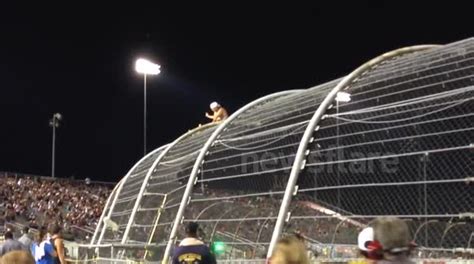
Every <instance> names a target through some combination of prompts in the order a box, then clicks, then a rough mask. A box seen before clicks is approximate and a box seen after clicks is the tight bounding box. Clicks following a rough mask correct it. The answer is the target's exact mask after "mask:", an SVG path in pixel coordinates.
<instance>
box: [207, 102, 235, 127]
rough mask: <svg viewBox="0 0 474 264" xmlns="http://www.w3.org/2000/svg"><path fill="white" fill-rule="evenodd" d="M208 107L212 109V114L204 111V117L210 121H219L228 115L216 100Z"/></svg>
mask: <svg viewBox="0 0 474 264" xmlns="http://www.w3.org/2000/svg"><path fill="white" fill-rule="evenodd" d="M210 107H211V110H212V112H213V114H212V115H210V114H208V113H207V112H206V117H207V118H209V119H211V120H212V123H218V122H221V121H223V120H224V119H226V118H227V117H228V116H229V115H228V114H227V111H226V110H225V109H224V107H222V106H221V105H220V104H218V103H217V102H212V103H211V105H210Z"/></svg>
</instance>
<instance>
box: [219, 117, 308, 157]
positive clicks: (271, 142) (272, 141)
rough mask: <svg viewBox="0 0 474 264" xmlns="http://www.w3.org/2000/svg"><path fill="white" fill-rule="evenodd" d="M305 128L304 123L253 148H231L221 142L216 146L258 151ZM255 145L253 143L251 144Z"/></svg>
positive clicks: (235, 147) (232, 147)
mask: <svg viewBox="0 0 474 264" xmlns="http://www.w3.org/2000/svg"><path fill="white" fill-rule="evenodd" d="M305 127H306V122H305V124H303V125H301V126H299V127H297V128H295V129H293V130H292V131H289V132H288V133H289V134H287V135H283V136H280V137H278V138H276V139H274V140H271V141H270V142H266V143H264V144H261V145H257V146H253V147H238V146H231V145H228V144H226V143H224V142H223V141H219V142H218V144H221V145H223V146H225V147H227V148H230V149H235V150H253V149H259V148H262V147H266V146H269V145H272V144H275V143H276V142H278V141H280V140H282V139H285V138H287V137H288V136H292V135H294V133H295V132H297V131H298V130H301V129H302V128H305ZM253 143H255V142H253Z"/></svg>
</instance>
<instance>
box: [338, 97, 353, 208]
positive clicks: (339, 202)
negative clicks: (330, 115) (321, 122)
mask: <svg viewBox="0 0 474 264" xmlns="http://www.w3.org/2000/svg"><path fill="white" fill-rule="evenodd" d="M335 100H336V148H337V153H336V155H337V160H339V159H340V158H341V157H339V102H343V103H347V102H350V101H351V94H349V93H346V92H338V93H337V94H336V98H335ZM341 152H342V150H341ZM341 154H342V153H341ZM341 156H342V155H341ZM339 169H340V167H339V164H337V168H336V178H337V186H340V177H339ZM337 206H338V207H340V206H341V188H337Z"/></svg>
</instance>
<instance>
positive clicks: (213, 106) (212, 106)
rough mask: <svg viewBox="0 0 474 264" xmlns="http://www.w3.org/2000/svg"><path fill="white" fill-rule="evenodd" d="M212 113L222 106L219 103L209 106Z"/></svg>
mask: <svg viewBox="0 0 474 264" xmlns="http://www.w3.org/2000/svg"><path fill="white" fill-rule="evenodd" d="M209 107H210V108H211V110H212V111H217V110H219V108H220V107H221V105H220V104H219V103H218V102H212V103H211V105H210V106H209Z"/></svg>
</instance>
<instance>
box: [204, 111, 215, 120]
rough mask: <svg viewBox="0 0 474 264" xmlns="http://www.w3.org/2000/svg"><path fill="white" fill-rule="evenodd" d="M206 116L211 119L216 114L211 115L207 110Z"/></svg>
mask: <svg viewBox="0 0 474 264" xmlns="http://www.w3.org/2000/svg"><path fill="white" fill-rule="evenodd" d="M206 117H207V118H209V119H212V120H214V115H210V114H209V113H207V112H206Z"/></svg>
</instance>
